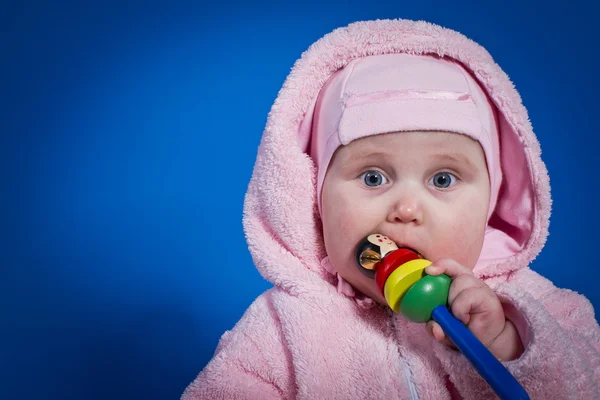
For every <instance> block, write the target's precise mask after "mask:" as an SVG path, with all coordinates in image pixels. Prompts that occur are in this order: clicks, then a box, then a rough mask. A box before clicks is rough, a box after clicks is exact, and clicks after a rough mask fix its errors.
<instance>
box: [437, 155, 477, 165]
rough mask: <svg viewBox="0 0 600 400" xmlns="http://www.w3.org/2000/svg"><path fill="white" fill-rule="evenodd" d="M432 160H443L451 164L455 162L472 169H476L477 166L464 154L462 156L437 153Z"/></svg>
mask: <svg viewBox="0 0 600 400" xmlns="http://www.w3.org/2000/svg"><path fill="white" fill-rule="evenodd" d="M432 158H435V159H437V160H441V161H451V162H455V163H458V164H465V165H467V166H468V167H470V168H476V167H475V164H474V163H473V161H471V159H470V158H469V157H467V156H465V155H464V154H460V153H437V154H433V155H432Z"/></svg>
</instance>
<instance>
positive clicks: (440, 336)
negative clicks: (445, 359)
mask: <svg viewBox="0 0 600 400" xmlns="http://www.w3.org/2000/svg"><path fill="white" fill-rule="evenodd" d="M425 329H427V333H429V334H430V335H431V336H433V338H434V339H435V340H437V341H438V342H440V343H444V344H445V345H446V346H449V347H452V348H456V347H455V346H454V343H452V341H451V340H450V339H449V338H448V336H446V334H445V333H444V330H443V329H442V327H441V326H440V325H439V324H438V323H437V322H435V321H433V320H432V321H429V322H427V324H426V325H425Z"/></svg>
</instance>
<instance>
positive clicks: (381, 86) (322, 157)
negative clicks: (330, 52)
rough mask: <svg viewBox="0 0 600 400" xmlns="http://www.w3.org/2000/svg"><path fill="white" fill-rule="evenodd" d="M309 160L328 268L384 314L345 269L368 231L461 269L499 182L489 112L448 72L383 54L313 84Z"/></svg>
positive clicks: (369, 287)
mask: <svg viewBox="0 0 600 400" xmlns="http://www.w3.org/2000/svg"><path fill="white" fill-rule="evenodd" d="M311 156H312V157H313V159H314V160H315V162H316V164H317V167H318V171H319V172H318V184H317V189H318V192H317V193H318V196H319V197H318V199H319V210H320V213H321V219H322V221H323V234H324V240H325V247H326V250H327V254H328V257H329V261H330V262H331V264H332V265H333V267H334V268H335V270H336V271H337V272H338V274H339V275H340V276H341V277H342V278H343V279H344V280H346V281H347V282H349V283H350V284H351V285H352V286H353V287H354V288H356V289H358V290H360V291H361V292H362V293H364V294H366V295H368V296H369V297H371V298H373V299H375V300H377V301H379V302H381V303H384V304H385V299H384V298H383V295H382V294H381V292H380V290H379V289H378V288H377V286H376V284H375V282H374V281H373V280H372V279H370V278H368V277H366V276H365V275H363V274H362V273H361V272H360V271H359V269H358V268H357V266H356V261H355V249H356V245H357V244H358V243H359V242H360V241H361V239H363V238H364V237H365V236H367V235H369V234H371V233H374V232H378V233H382V234H384V235H386V236H388V237H389V238H390V239H392V240H393V241H395V242H396V243H397V244H398V245H399V246H406V247H410V248H412V249H415V250H416V251H418V252H420V253H421V254H422V255H423V256H424V257H425V258H427V259H429V260H432V261H435V260H437V259H440V258H453V259H455V260H457V261H459V262H460V263H462V264H463V265H466V266H467V267H469V268H473V267H474V266H475V265H476V263H477V260H478V258H479V255H480V252H481V248H482V245H483V239H484V234H485V229H486V226H487V223H488V220H489V217H490V215H491V213H492V211H493V209H494V206H495V202H496V198H497V195H498V188H499V186H500V181H501V172H500V171H501V169H500V161H499V149H498V133H497V124H496V117H495V111H494V106H493V105H491V103H490V102H489V101H488V99H487V97H486V95H485V94H484V92H483V91H482V90H481V88H480V87H479V85H478V84H477V82H476V81H475V80H474V79H473V78H472V77H471V76H470V75H469V74H468V73H467V72H466V71H465V70H464V69H463V68H462V67H460V66H459V65H458V64H456V63H454V62H452V61H447V60H442V59H439V58H435V57H432V56H414V55H406V54H393V55H382V56H373V57H367V58H363V59H360V60H355V61H353V62H351V63H350V64H349V65H348V66H346V67H345V68H344V69H343V70H341V71H338V72H337V73H336V74H334V76H332V77H331V78H330V79H329V81H328V82H327V83H326V84H325V86H324V87H323V89H322V90H321V93H320V95H319V99H318V102H317V105H316V109H315V115H314V119H313V139H312V144H311Z"/></svg>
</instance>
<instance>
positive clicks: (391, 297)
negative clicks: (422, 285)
mask: <svg viewBox="0 0 600 400" xmlns="http://www.w3.org/2000/svg"><path fill="white" fill-rule="evenodd" d="M428 265H431V261H429V260H425V259H422V258H421V259H417V260H410V261H408V262H406V263H404V264H402V265H401V266H399V267H398V268H396V269H395V270H394V272H392V273H391V274H390V276H389V277H388V278H387V280H386V281H385V284H384V285H383V295H384V296H385V300H386V301H387V303H388V305H389V306H390V308H391V309H392V310H394V311H395V312H399V310H400V301H401V300H402V298H403V297H404V295H405V294H406V292H408V289H410V288H411V286H412V285H414V284H415V283H416V282H417V281H418V280H419V279H421V278H422V277H423V275H425V273H424V272H423V270H424V269H425V268H426V267H427V266H428Z"/></svg>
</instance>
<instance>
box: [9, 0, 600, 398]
mask: <svg viewBox="0 0 600 400" xmlns="http://www.w3.org/2000/svg"><path fill="white" fill-rule="evenodd" d="M48 3H49V2H48ZM537 4H538V3H537V2H521V1H515V0H512V1H505V2H493V3H490V4H486V2H481V1H467V2H462V3H461V5H460V6H457V5H456V4H453V3H452V2H448V1H421V2H401V1H396V2H387V1H369V2H364V1H347V2H339V3H335V2H328V1H323V0H322V1H318V2H317V1H310V0H306V1H303V2H300V3H294V4H289V5H284V4H281V2H275V1H272V2H261V3H259V4H257V5H252V6H251V5H248V4H245V3H242V2H239V3H235V2H230V1H221V2H214V3H211V4H207V5H202V3H201V2H192V1H190V2H180V1H177V0H173V1H168V2H162V3H157V2H151V1H150V2H148V1H146V2H137V3H136V2H132V1H127V0H123V1H120V2H100V1H97V2H90V1H88V2H85V1H83V2H82V1H79V2H75V1H72V2H59V3H54V4H47V3H42V2H18V4H16V5H15V4H12V5H10V6H8V5H4V6H3V8H2V9H3V11H2V13H0V27H1V29H2V35H1V39H0V46H1V47H0V51H1V53H0V54H2V61H3V62H2V66H1V68H2V74H1V78H0V79H1V81H0V83H1V86H0V87H1V89H0V93H1V94H2V107H1V109H0V113H1V114H0V115H1V119H0V121H1V123H2V125H1V126H0V132H1V133H2V135H1V140H2V142H1V147H0V148H1V149H2V153H3V154H2V157H0V159H1V161H0V163H1V164H0V166H1V167H2V168H1V171H2V179H3V182H4V183H5V185H3V186H4V189H3V193H4V194H3V195H2V196H0V205H1V206H2V221H3V224H2V225H3V229H2V237H1V239H2V252H1V254H2V259H1V264H0V268H1V270H0V318H1V321H2V322H1V323H0V326H1V330H0V332H1V333H0V398H2V399H13V398H23V399H30V398H45V399H84V398H85V399H96V398H98V399H100V398H111V399H121V398H123V399H125V398H140V399H141V398H143V399H168V398H178V397H179V396H180V394H181V393H182V392H183V390H184V389H185V387H186V386H187V384H189V383H190V382H191V381H192V380H193V379H194V378H195V376H196V374H197V373H198V372H199V371H200V370H201V369H202V368H203V367H204V366H205V364H206V363H207V362H208V360H209V359H210V358H211V356H212V354H213V352H214V349H215V346H216V345H217V342H218V339H219V337H220V336H221V334H222V333H223V332H224V331H225V330H227V329H230V328H231V327H232V326H233V325H234V324H235V322H236V321H237V320H238V319H239V318H240V317H241V316H242V314H243V312H244V310H245V309H246V308H247V307H248V306H249V305H250V303H251V302H252V301H253V299H254V298H255V297H257V296H258V295H259V294H260V293H261V292H263V291H264V290H266V289H267V288H269V287H270V285H269V283H268V282H265V281H264V280H263V279H262V278H261V276H260V275H259V274H258V272H257V271H256V269H255V268H254V266H253V265H252V260H251V258H250V255H249V253H248V250H247V247H246V243H245V239H244V235H243V232H242V225H241V218H242V206H243V198H244V194H245V190H246V187H247V184H248V181H249V179H250V176H251V173H252V168H253V164H254V159H255V155H256V150H257V146H258V144H259V141H260V137H261V134H262V130H263V128H264V125H265V122H266V116H267V113H268V112H269V110H270V107H271V104H272V102H273V100H274V99H275V97H276V95H277V92H278V90H279V89H280V87H281V85H282V84H283V81H284V79H285V77H286V76H287V74H288V73H289V71H290V68H291V67H292V65H293V63H294V62H295V60H296V59H297V58H299V57H300V54H301V53H302V52H303V51H304V50H306V48H307V47H308V46H309V45H310V44H311V43H313V42H314V41H315V40H317V39H318V38H320V37H321V36H323V35H324V34H326V33H328V32H329V31H331V30H333V29H334V28H336V27H339V26H343V25H346V24H348V23H350V22H353V21H356V20H366V19H377V18H409V19H425V20H428V21H431V22H435V23H438V24H441V25H444V26H447V27H449V28H453V29H456V30H458V31H460V32H462V33H464V34H465V35H467V36H468V37H470V38H472V39H474V40H476V41H478V42H479V43H480V44H482V45H483V46H484V47H486V48H487V49H488V50H489V51H490V52H491V53H492V55H493V56H494V58H495V59H496V61H497V62H498V63H499V64H500V65H501V66H502V67H503V68H504V70H505V71H506V72H507V73H508V75H509V76H510V78H511V79H512V80H513V82H514V83H515V85H516V87H517V89H518V90H519V92H520V93H521V95H522V97H523V100H524V103H525V105H526V107H527V108H528V110H529V113H530V118H531V120H532V123H533V126H534V130H535V131H536V133H537V135H538V136H539V139H540V141H541V144H542V150H543V158H544V160H545V161H546V163H547V166H548V169H549V171H550V178H551V184H552V189H553V199H554V207H553V215H552V220H551V225H550V231H551V234H550V237H549V239H548V242H547V245H546V248H545V249H544V251H543V252H542V253H541V255H540V256H539V257H538V259H537V260H536V261H535V262H534V264H533V268H534V269H535V270H537V271H539V272H540V273H542V274H543V275H545V276H547V277H548V278H550V279H552V280H553V281H554V282H555V283H556V284H557V285H558V286H561V287H567V288H570V289H572V290H575V291H577V292H580V293H583V294H584V295H586V296H587V297H588V298H589V299H590V300H591V301H592V303H593V304H594V306H595V307H596V308H597V309H598V308H599V307H600V293H599V292H598V283H597V278H595V277H596V276H597V275H596V269H597V267H596V264H597V261H596V259H597V258H596V256H595V251H596V250H597V249H598V239H599V235H598V232H597V227H598V226H599V225H600V219H599V217H598V212H597V206H596V205H597V197H596V196H597V192H598V191H597V186H598V182H597V180H596V178H597V168H596V164H597V160H598V157H597V149H598V145H599V144H600V143H599V138H598V128H597V125H596V123H595V122H596V120H595V117H596V116H597V115H598V105H599V102H598V92H600V82H599V77H598V76H599V75H598V73H597V66H598V52H597V51H596V50H597V42H598V39H600V35H599V33H600V30H599V29H598V24H597V21H596V18H595V15H597V14H596V12H594V10H591V9H588V8H586V7H587V6H585V5H584V2H583V1H575V2H571V3H569V5H567V4H566V3H562V2H560V3H559V2H556V3H552V2H545V3H543V4H544V5H543V8H539V6H538V5H537ZM216 238H218V239H216Z"/></svg>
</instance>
